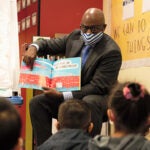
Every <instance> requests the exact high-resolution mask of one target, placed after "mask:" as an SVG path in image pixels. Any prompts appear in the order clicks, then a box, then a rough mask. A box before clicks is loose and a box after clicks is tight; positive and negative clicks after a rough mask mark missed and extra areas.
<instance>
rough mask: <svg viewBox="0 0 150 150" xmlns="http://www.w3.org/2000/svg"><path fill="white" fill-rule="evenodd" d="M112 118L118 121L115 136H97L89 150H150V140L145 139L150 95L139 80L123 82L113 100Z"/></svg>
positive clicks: (110, 113) (113, 95)
mask: <svg viewBox="0 0 150 150" xmlns="http://www.w3.org/2000/svg"><path fill="white" fill-rule="evenodd" d="M108 108H109V109H108V111H107V114H108V117H109V119H110V121H112V122H113V123H114V128H115V131H114V134H112V136H111V137H105V136H100V135H98V136H96V137H95V138H94V139H93V140H90V142H89V150H98V149H99V150H101V149H110V150H114V149H115V150H135V149H139V150H148V149H150V141H147V140H146V139H145V138H144V135H145V133H146V131H148V129H149V126H150V121H149V117H150V94H149V93H148V92H147V90H146V89H145V88H144V87H143V86H142V85H141V84H139V83H134V82H133V83H127V82H126V83H122V84H121V83H120V84H118V86H116V87H115V88H114V89H113V91H112V94H111V96H110V99H109V103H108Z"/></svg>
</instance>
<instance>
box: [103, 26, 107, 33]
mask: <svg viewBox="0 0 150 150" xmlns="http://www.w3.org/2000/svg"><path fill="white" fill-rule="evenodd" d="M106 27H107V24H104V25H103V32H104V31H105V29H106Z"/></svg>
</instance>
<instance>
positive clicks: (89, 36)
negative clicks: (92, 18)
mask: <svg viewBox="0 0 150 150" xmlns="http://www.w3.org/2000/svg"><path fill="white" fill-rule="evenodd" d="M81 36H82V38H83V40H84V42H85V45H91V46H94V45H95V44H96V43H98V42H99V41H100V39H101V38H102V36H103V32H99V33H97V34H94V33H83V32H82V31H81Z"/></svg>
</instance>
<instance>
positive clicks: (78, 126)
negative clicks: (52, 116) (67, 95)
mask: <svg viewBox="0 0 150 150" xmlns="http://www.w3.org/2000/svg"><path fill="white" fill-rule="evenodd" d="M56 128H57V129H58V132H56V133H55V134H54V135H52V136H51V137H50V138H49V139H48V140H46V141H45V142H44V143H43V144H42V145H40V146H39V147H38V150H51V149H57V150H68V149H70V150H77V149H78V150H80V149H82V150H87V149H88V141H89V139H90V136H89V134H88V133H90V132H91V131H92V128H93V124H92V123H91V110H90V108H89V106H88V105H87V103H86V102H84V101H80V100H68V101H65V102H63V103H62V104H61V105H60V107H59V111H58V122H57V124H56Z"/></svg>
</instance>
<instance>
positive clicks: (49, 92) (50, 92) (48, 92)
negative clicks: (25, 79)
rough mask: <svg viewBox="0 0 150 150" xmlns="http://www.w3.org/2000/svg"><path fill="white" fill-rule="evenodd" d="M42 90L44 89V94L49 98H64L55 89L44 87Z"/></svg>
mask: <svg viewBox="0 0 150 150" xmlns="http://www.w3.org/2000/svg"><path fill="white" fill-rule="evenodd" d="M42 89H43V92H44V93H45V94H46V95H48V96H51V97H54V98H60V99H62V98H63V94H62V93H61V92H59V91H57V90H56V89H54V88H48V87H42Z"/></svg>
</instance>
